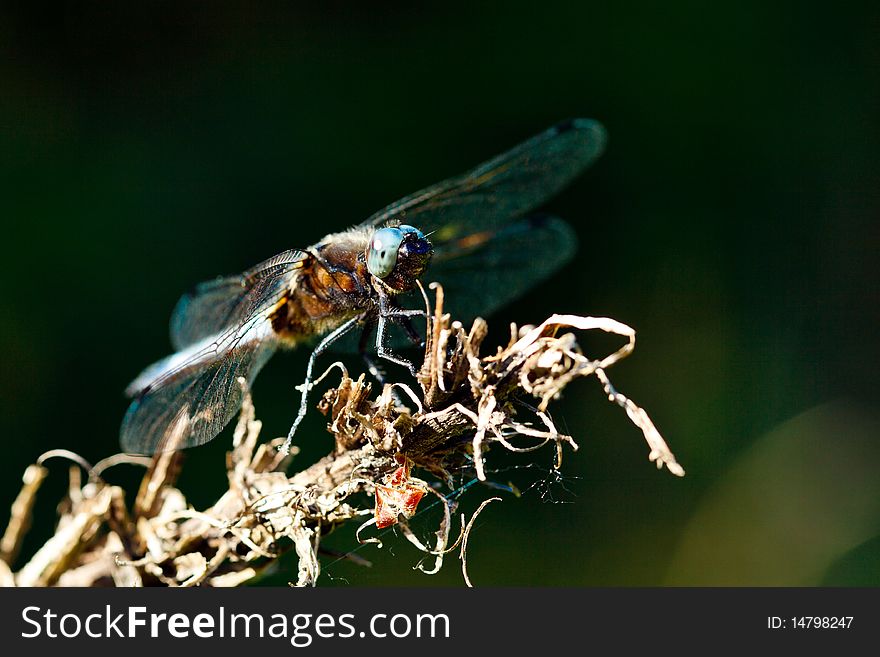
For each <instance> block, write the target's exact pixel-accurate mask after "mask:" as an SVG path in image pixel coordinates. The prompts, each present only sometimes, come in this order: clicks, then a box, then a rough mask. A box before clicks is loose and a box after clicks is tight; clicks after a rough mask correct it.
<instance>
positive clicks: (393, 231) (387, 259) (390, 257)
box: [367, 226, 416, 278]
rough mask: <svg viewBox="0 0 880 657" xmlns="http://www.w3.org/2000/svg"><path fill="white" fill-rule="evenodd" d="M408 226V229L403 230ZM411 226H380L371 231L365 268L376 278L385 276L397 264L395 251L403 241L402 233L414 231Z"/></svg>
mask: <svg viewBox="0 0 880 657" xmlns="http://www.w3.org/2000/svg"><path fill="white" fill-rule="evenodd" d="M404 228H408V229H410V230H404ZM415 230H416V229H415V228H413V227H412V226H401V227H400V228H380V229H379V230H377V231H376V232H375V233H373V238H372V239H371V240H370V248H369V250H368V251H367V269H368V270H369V272H370V273H371V274H372V275H373V276H375V277H377V278H385V277H386V276H388V275H389V274H390V273H391V272H392V271H394V265H396V264H397V251H398V249H399V248H400V245H401V244H402V243H403V237H404V234H405V233H407V232H412V231H415Z"/></svg>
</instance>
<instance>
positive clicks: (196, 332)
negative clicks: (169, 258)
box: [157, 250, 308, 365]
mask: <svg viewBox="0 0 880 657" xmlns="http://www.w3.org/2000/svg"><path fill="white" fill-rule="evenodd" d="M307 258H308V254H307V253H305V252H303V251H297V250H291V251H285V252H283V253H279V254H278V255H276V256H274V257H273V258H270V259H269V260H266V261H265V262H262V263H260V264H259V265H257V266H256V267H253V268H252V269H249V270H248V271H246V272H244V273H243V274H241V275H238V276H226V277H222V278H217V279H216V280H213V281H206V282H205V283H201V284H199V285H197V286H196V287H195V289H194V290H193V291H192V292H189V293H187V294H184V295H183V296H182V297H181V298H180V300H179V301H178V302H177V305H176V306H175V307H174V311H173V312H172V313H171V344H172V345H173V346H174V348H175V349H178V350H182V349H185V348H186V347H189V346H190V345H193V344H196V343H198V342H200V341H203V340H205V339H206V338H208V337H211V336H216V335H218V334H220V333H222V332H223V331H225V330H226V329H229V328H231V327H234V326H237V325H238V324H240V323H241V322H242V321H243V320H244V319H245V318H246V317H249V316H251V315H253V314H254V312H255V311H256V310H257V309H259V308H262V307H267V306H269V307H271V306H272V305H274V304H275V303H276V302H277V301H278V300H279V299H280V298H281V297H282V296H283V295H284V293H285V292H286V291H287V289H288V287H289V285H290V284H291V281H292V278H293V275H294V272H295V271H296V270H297V269H300V268H301V267H302V266H303V265H304V264H305V262H306V259H307ZM172 358H173V357H172ZM157 365H158V363H157Z"/></svg>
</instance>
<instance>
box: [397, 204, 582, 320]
mask: <svg viewBox="0 0 880 657" xmlns="http://www.w3.org/2000/svg"><path fill="white" fill-rule="evenodd" d="M576 249H577V237H576V236H575V234H574V231H573V230H572V228H571V226H569V225H568V224H567V223H566V222H565V221H563V220H562V219H559V218H558V217H554V216H549V215H534V216H529V217H525V218H522V219H519V220H517V221H514V222H513V223H510V224H507V225H505V226H502V227H501V228H499V229H498V230H495V231H483V232H481V233H475V234H472V235H468V236H465V237H463V238H461V239H460V240H458V241H457V242H455V243H448V244H446V246H445V248H444V247H443V246H438V247H437V252H436V254H435V256H434V260H433V261H432V263H431V268H430V269H429V270H428V272H427V274H426V275H425V282H430V281H437V282H438V283H440V284H441V285H443V290H444V293H445V294H444V297H445V301H444V309H445V310H447V311H448V312H450V313H452V318H453V319H458V320H460V321H461V322H462V323H464V324H465V325H468V324H469V323H470V322H471V320H473V319H474V318H475V317H477V316H478V315H479V316H483V317H485V316H487V315H489V314H490V313H492V312H493V311H494V310H496V309H498V308H500V307H501V306H503V305H505V304H507V303H509V302H510V301H512V300H513V299H515V298H516V297H518V296H520V295H521V294H523V293H524V292H525V291H527V290H528V289H529V288H531V287H533V286H535V285H537V284H538V283H540V282H541V281H543V280H545V279H546V278H548V277H549V276H551V275H552V274H553V273H554V272H556V271H557V270H559V268H560V267H562V266H563V265H564V264H565V263H567V262H568V261H570V260H571V258H572V257H573V255H574V253H575V250H576ZM405 304H406V306H407V307H421V306H423V305H424V302H422V301H421V299H420V297H418V298H417V297H416V296H414V295H412V294H409V295H408V299H407V300H406V302H405ZM413 304H418V305H413ZM538 319H539V318H535V320H536V321H537V320H538Z"/></svg>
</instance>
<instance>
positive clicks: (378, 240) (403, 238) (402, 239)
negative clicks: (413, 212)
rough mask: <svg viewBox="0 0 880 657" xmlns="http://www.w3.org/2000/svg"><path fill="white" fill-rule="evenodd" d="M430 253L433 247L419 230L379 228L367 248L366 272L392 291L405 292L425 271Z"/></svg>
mask: <svg viewBox="0 0 880 657" xmlns="http://www.w3.org/2000/svg"><path fill="white" fill-rule="evenodd" d="M433 254H434V247H433V246H432V245H431V242H430V241H428V238H427V237H425V234H424V233H423V232H422V231H420V230H419V229H418V228H413V227H412V226H407V225H406V224H401V225H400V226H393V227H392V226H388V227H385V228H379V229H378V230H376V231H375V232H374V233H373V235H372V237H371V238H370V243H369V244H368V245H367V253H366V255H367V269H368V270H369V272H370V273H371V274H372V275H373V276H375V277H376V278H378V279H379V280H381V281H382V282H383V283H385V285H387V286H388V287H389V288H391V289H392V290H394V291H396V292H404V291H406V290H409V289H411V288H412V287H413V286H414V285H415V281H416V279H417V278H418V277H419V276H421V275H422V274H423V273H424V272H425V270H426V269H427V268H428V263H429V262H430V261H431V256H432V255H433Z"/></svg>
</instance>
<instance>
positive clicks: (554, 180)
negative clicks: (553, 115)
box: [364, 119, 606, 246]
mask: <svg viewBox="0 0 880 657" xmlns="http://www.w3.org/2000/svg"><path fill="white" fill-rule="evenodd" d="M605 140H606V138H605V130H604V128H602V126H601V124H599V123H597V122H596V121H592V120H589V119H574V120H571V121H565V122H563V123H560V124H558V125H556V126H554V127H552V128H550V129H548V130H545V131H544V132H542V133H541V134H539V135H536V136H535V137H532V138H531V139H529V140H527V141H525V142H523V143H521V144H520V145H518V146H516V147H514V148H512V149H511V150H509V151H507V152H506V153H503V154H501V155H499V156H497V157H495V158H493V159H491V160H489V161H487V162H484V163H483V164H481V165H479V166H477V167H475V168H474V169H471V170H470V171H468V172H467V173H464V174H461V175H459V176H454V177H452V178H449V179H447V180H444V181H443V182H440V183H437V184H436V185H432V186H430V187H426V188H425V189H423V190H421V191H418V192H416V193H415V194H411V195H410V196H407V197H405V198H403V199H401V200H399V201H396V202H395V203H392V204H391V205H389V206H387V207H386V208H384V209H383V210H380V211H379V212H377V213H375V214H374V215H372V216H371V217H370V218H369V219H367V220H366V221H365V222H364V224H367V225H372V226H384V225H389V224H391V225H394V224H400V223H406V224H410V225H412V226H416V227H417V228H418V229H419V230H421V231H422V232H424V233H425V234H428V233H431V241H432V242H433V243H434V244H435V245H438V246H439V245H442V244H443V243H445V242H451V241H454V240H460V239H462V238H463V237H465V236H467V235H470V234H474V233H480V232H482V231H491V230H494V229H497V228H498V227H500V226H501V225H502V224H505V223H507V222H509V221H511V220H512V219H515V218H517V217H520V216H523V215H525V214H527V213H529V212H531V211H532V210H534V209H535V208H537V207H538V206H540V205H541V204H543V203H544V202H545V201H546V200H548V199H549V198H551V197H553V196H555V195H556V194H558V193H559V192H560V191H561V190H562V189H563V188H564V187H565V186H566V185H568V184H569V183H570V182H571V181H572V180H573V179H574V178H576V177H577V176H578V175H580V173H581V172H583V170H584V169H586V168H587V167H588V166H589V165H590V164H592V162H593V161H594V160H595V159H596V158H597V157H599V155H601V153H602V150H603V149H604V147H605Z"/></svg>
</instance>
